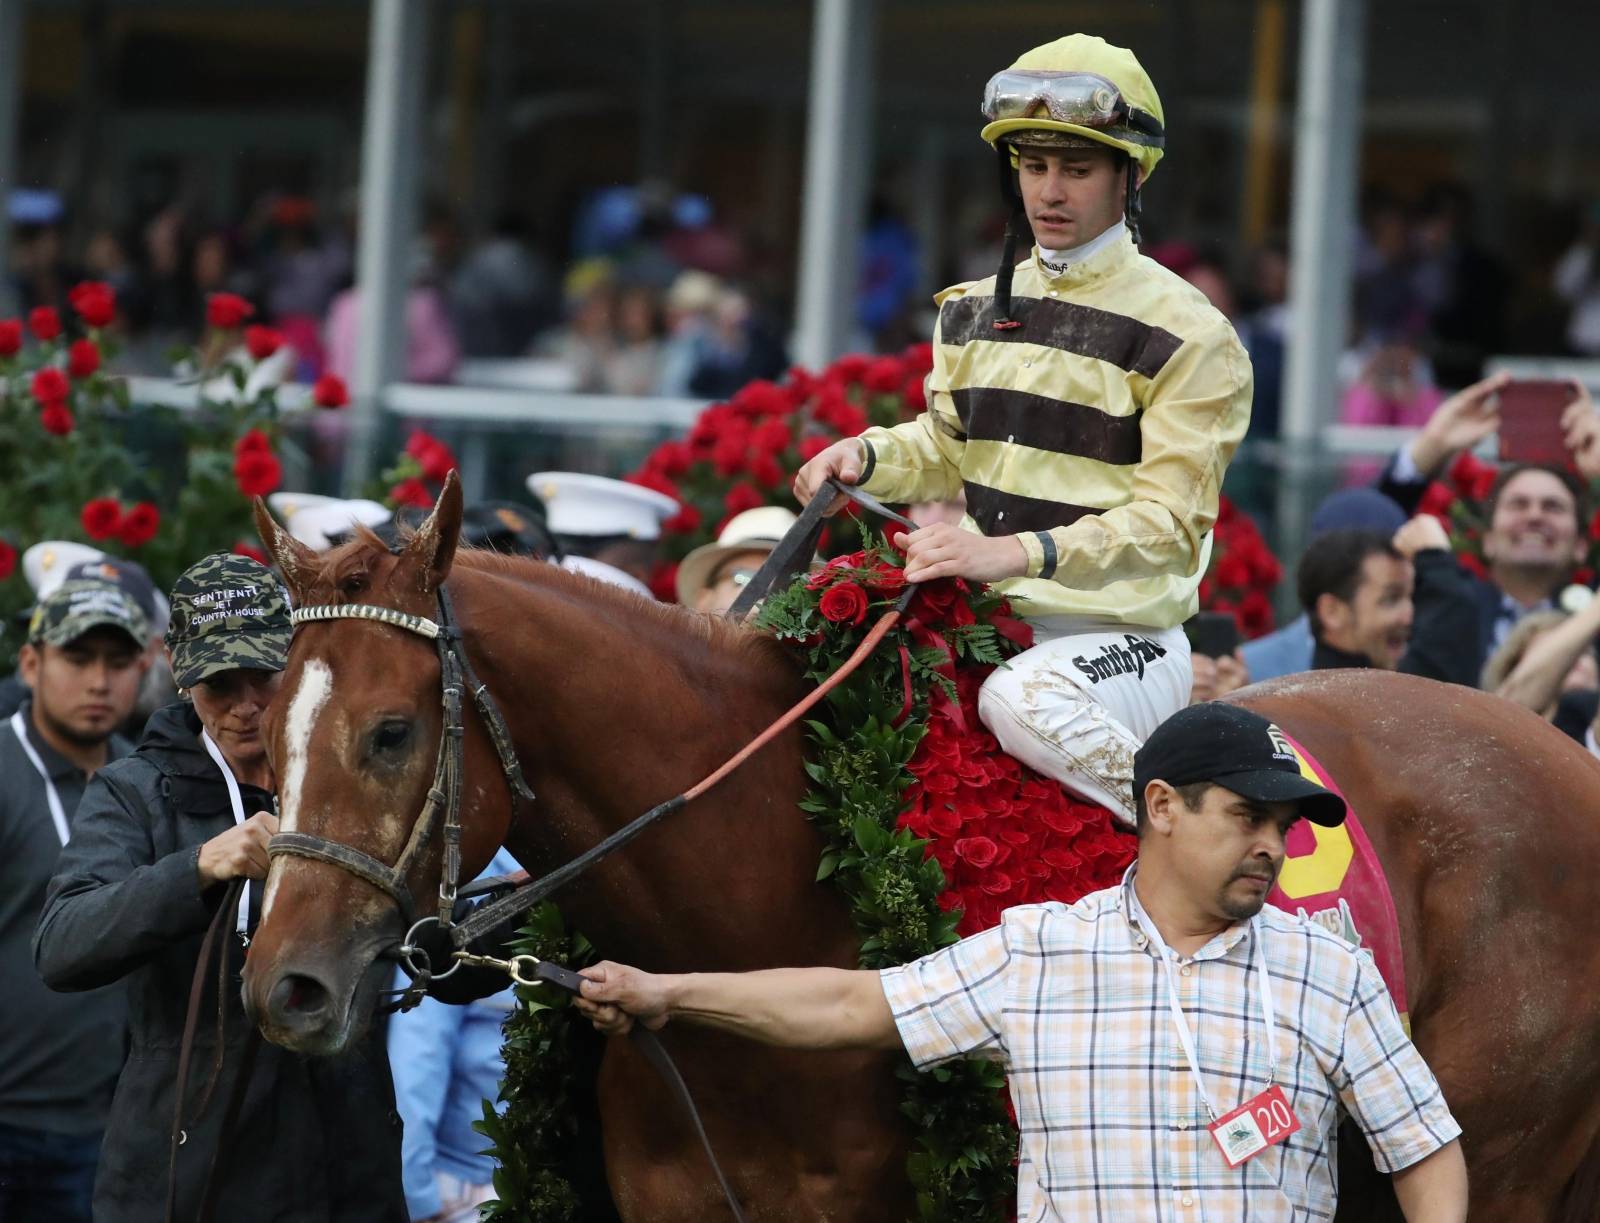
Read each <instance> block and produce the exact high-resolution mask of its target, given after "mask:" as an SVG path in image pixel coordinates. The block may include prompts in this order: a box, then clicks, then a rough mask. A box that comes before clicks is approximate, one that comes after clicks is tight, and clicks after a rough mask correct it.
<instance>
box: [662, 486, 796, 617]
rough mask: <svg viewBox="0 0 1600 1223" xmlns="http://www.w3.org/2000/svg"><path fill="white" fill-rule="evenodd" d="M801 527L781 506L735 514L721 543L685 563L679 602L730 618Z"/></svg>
mask: <svg viewBox="0 0 1600 1223" xmlns="http://www.w3.org/2000/svg"><path fill="white" fill-rule="evenodd" d="M797 521H798V519H797V518H796V516H795V514H794V513H793V511H791V510H787V509H785V508H784V507H783V506H781V505H763V506H758V507H757V508H755V509H753V510H745V511H744V512H743V513H740V514H735V515H734V516H733V517H732V518H730V519H729V520H728V525H727V526H725V527H723V528H722V533H721V534H720V535H718V536H717V542H716V543H713V544H702V545H701V546H700V547H698V548H696V549H695V550H694V551H693V552H691V553H689V555H688V556H686V557H684V558H683V563H682V564H680V565H679V566H678V572H677V575H676V579H675V580H676V582H677V594H678V602H679V603H681V604H683V606H685V607H692V608H694V609H695V611H702V612H708V613H709V614H711V615H713V616H720V615H722V614H724V613H725V612H726V611H727V610H728V609H729V608H730V607H732V606H733V605H734V604H735V603H736V602H737V601H738V599H739V596H740V595H741V594H743V593H744V588H745V587H746V586H748V585H749V584H750V579H751V578H753V577H755V575H756V571H757V570H759V569H760V568H761V566H762V565H763V564H765V563H766V560H767V557H769V556H771V555H772V550H773V549H774V548H776V547H777V546H778V544H779V543H780V542H781V541H782V540H783V537H784V535H785V534H786V533H787V532H788V530H789V528H790V527H792V526H794V524H795V523H796V522H797Z"/></svg>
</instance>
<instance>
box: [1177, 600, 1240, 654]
mask: <svg viewBox="0 0 1600 1223" xmlns="http://www.w3.org/2000/svg"><path fill="white" fill-rule="evenodd" d="M1183 631H1184V633H1185V634H1186V635H1187V636H1188V638H1189V650H1190V652H1191V653H1194V654H1204V655H1205V656H1206V657H1207V658H1227V657H1228V656H1229V655H1231V654H1232V653H1233V652H1234V651H1235V650H1237V649H1238V648H1239V622H1238V621H1237V620H1235V619H1234V618H1233V613H1232V612H1213V611H1203V612H1197V613H1195V614H1194V615H1193V616H1191V617H1190V618H1189V619H1187V620H1185V621H1184V622H1183Z"/></svg>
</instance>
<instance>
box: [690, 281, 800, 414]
mask: <svg viewBox="0 0 1600 1223" xmlns="http://www.w3.org/2000/svg"><path fill="white" fill-rule="evenodd" d="M788 364H789V358H788V354H787V353H785V351H784V347H783V342H782V341H781V340H779V339H778V337H777V335H776V334H774V333H773V331H772V329H771V327H769V326H768V325H767V323H766V321H765V320H763V319H762V318H760V317H759V316H758V315H757V314H756V312H755V310H754V308H753V307H752V306H751V304H750V299H749V298H748V297H746V296H745V294H744V293H742V292H740V291H739V290H738V289H724V290H723V292H722V295H721V296H720V297H719V298H718V300H717V305H716V310H715V312H714V313H713V315H712V326H711V330H710V332H709V333H708V334H707V336H706V343H705V347H704V350H703V353H702V357H701V360H700V363H699V365H698V366H697V367H696V369H695V372H694V374H693V376H692V377H691V378H690V379H689V391H690V393H691V394H694V395H699V396H701V397H702V398H705V399H726V398H727V397H728V396H730V395H732V394H733V393H734V392H735V391H737V390H738V389H739V388H740V387H742V386H743V385H744V384H745V383H747V382H751V381H754V380H755V379H757V378H776V377H777V376H778V375H780V374H781V373H783V371H784V369H785V368H787V366H788Z"/></svg>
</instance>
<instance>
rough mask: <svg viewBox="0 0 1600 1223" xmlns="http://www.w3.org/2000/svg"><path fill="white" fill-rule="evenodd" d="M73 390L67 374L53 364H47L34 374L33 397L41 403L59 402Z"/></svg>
mask: <svg viewBox="0 0 1600 1223" xmlns="http://www.w3.org/2000/svg"><path fill="white" fill-rule="evenodd" d="M71 390H72V386H71V384H70V383H68V382H67V376H66V375H65V374H63V373H62V372H61V371H60V370H58V369H57V368H56V367H55V366H53V365H47V366H45V367H44V368H43V369H41V370H39V371H38V372H37V373H35V374H34V375H33V397H34V398H35V399H37V400H38V401H39V402H40V403H59V402H60V401H61V400H63V399H65V398H66V397H67V395H68V394H69V393H70V392H71Z"/></svg>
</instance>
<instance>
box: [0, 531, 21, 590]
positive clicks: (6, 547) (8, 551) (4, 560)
mask: <svg viewBox="0 0 1600 1223" xmlns="http://www.w3.org/2000/svg"><path fill="white" fill-rule="evenodd" d="M16 571H17V550H16V549H15V548H13V547H12V546H11V545H10V544H8V543H6V541H5V540H3V539H0V582H3V581H5V580H6V579H7V578H8V577H10V576H11V575H12V574H13V573H15V572H16Z"/></svg>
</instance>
